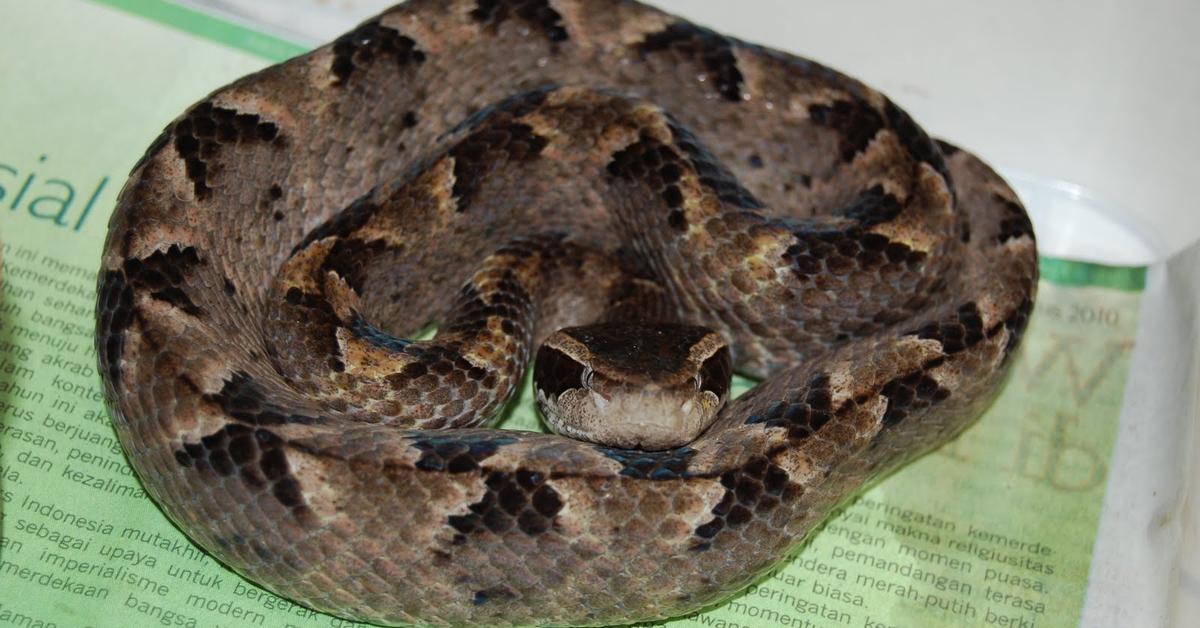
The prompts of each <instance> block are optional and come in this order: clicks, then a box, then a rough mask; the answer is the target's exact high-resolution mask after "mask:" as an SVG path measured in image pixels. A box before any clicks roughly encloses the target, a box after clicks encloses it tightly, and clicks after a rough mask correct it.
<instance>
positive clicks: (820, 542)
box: [0, 0, 1143, 627]
mask: <svg viewBox="0 0 1200 628" xmlns="http://www.w3.org/2000/svg"><path fill="white" fill-rule="evenodd" d="M5 14H6V18H7V19H6V20H5V26H3V27H0V29H3V30H2V32H3V34H4V37H3V38H0V58H3V59H5V64H6V69H5V72H4V74H3V75H0V81H2V82H3V84H4V88H5V89H4V92H5V94H6V98H5V99H3V100H2V101H0V137H3V138H4V141H3V142H0V216H2V218H0V240H2V241H3V260H4V268H3V275H2V279H0V625H6V624H15V625H19V626H127V625H144V626H150V625H162V626H193V625H195V626H216V625H225V626H301V627H303V626H314V627H316V626H346V625H352V623H351V622H345V621H342V620H339V619H336V618H333V617H330V616H328V615H323V614H320V613H316V612H314V611H311V610H308V609H305V608H303V607H300V606H297V605H294V604H292V603H290V602H288V601H286V600H282V599H280V598H278V597H276V596H274V595H272V594H270V593H268V592H265V591H264V590H262V589H260V588H258V587H257V586H255V585H253V584H251V583H249V582H247V581H245V580H243V579H242V578H241V577H240V576H238V575H237V574H235V573H233V572H231V571H229V570H227V569H225V568H224V567H222V566H221V565H220V564H219V563H217V562H216V561H215V560H213V559H212V558H211V557H209V556H208V555H207V554H205V553H204V552H203V551H201V550H200V549H198V548H197V547H196V546H194V545H192V544H191V542H189V541H188V540H187V538H186V537H185V536H184V535H183V534H182V533H181V532H180V531H179V530H177V529H176V528H175V527H173V526H172V525H171V523H170V522H169V521H168V520H167V519H166V518H165V517H164V516H163V515H162V513H161V512H160V511H159V510H158V509H157V508H156V506H155V505H154V504H153V503H152V502H151V501H150V500H149V499H148V498H147V496H146V494H145V493H144V492H143V491H142V488H141V486H140V484H139V482H138V480H137V478H136V477H135V476H134V475H133V474H132V472H131V471H130V469H129V467H128V465H127V463H126V462H125V459H124V456H123V453H122V451H121V448H120V445H119V443H118V442H117V441H116V438H115V436H114V433H113V430H112V428H111V426H110V424H109V420H108V416H107V414H106V412H105V410H104V407H103V403H102V397H101V393H100V387H99V380H98V377H97V374H96V361H95V354H94V349H93V346H92V330H93V319H92V316H93V305H94V303H93V302H94V291H95V275H96V272H97V269H98V264H99V251H100V246H101V243H102V241H103V237H104V233H105V229H106V223H107V218H108V213H109V212H110V211H111V208H112V206H113V203H114V201H115V198H116V195H117V193H118V191H119V189H120V186H121V185H122V183H123V181H124V176H125V173H126V172H127V171H128V169H129V167H130V166H131V165H132V164H133V163H134V162H135V161H136V160H137V158H138V157H139V156H140V154H141V152H142V151H143V150H144V148H145V146H146V145H148V144H149V142H150V140H151V139H152V138H154V137H155V136H156V135H157V133H158V132H159V131H160V130H161V129H162V127H163V126H164V125H165V124H166V123H167V122H168V121H170V120H171V119H172V118H173V117H174V116H175V115H176V114H177V113H178V112H179V111H182V110H183V109H184V107H186V106H187V105H188V104H190V103H191V102H193V101H195V100H197V99H198V98H200V97H201V96H203V95H204V94H205V93H207V92H208V91H210V90H211V89H212V88H214V87H215V86H217V85H221V84H223V83H225V82H228V81H229V80H232V79H233V78H236V77H237V76H240V75H242V74H245V73H248V72H250V71H253V70H255V69H257V68H260V67H262V66H264V65H265V64H267V63H269V62H272V61H274V60H278V59H281V58H285V57H287V56H289V55H292V54H296V53H298V52H300V51H301V48H299V47H297V46H294V45H291V44H289V43H287V42H283V41H280V40H277V39H273V38H270V37H266V36H263V35H261V34H259V33H255V32H253V31H249V30H247V29H245V28H241V27H237V26H233V25H230V24H227V23H224V22H221V21H218V20H215V19H213V18H210V17H206V16H203V15H200V14H196V13H193V12H190V11H188V10H185V9H181V8H178V7H175V6H173V5H168V4H165V3H163V2H158V1H152V0H108V1H105V2H84V1H81V0H46V1H44V2H38V3H19V4H14V5H11V6H9V7H6V11H5ZM113 34H118V36H117V37H113ZM17 59H29V60H36V63H35V62H22V63H15V62H14V61H13V60H17ZM81 111H82V112H84V113H82V114H81V113H80V112H81ZM1042 273H1043V279H1042V282H1041V285H1040V288H1039V296H1038V303H1037V307H1036V310H1035V312H1034V314H1033V318H1032V322H1031V324H1030V328H1029V331H1028V334H1027V340H1026V344H1025V346H1024V348H1023V350H1022V351H1021V352H1020V354H1019V356H1018V358H1017V362H1016V364H1015V368H1014V372H1013V374H1012V376H1011V378H1010V381H1009V382H1008V384H1007V387H1006V388H1005V391H1004V393H1003V394H1002V396H1001V397H1000V399H999V400H998V401H997V402H996V404H995V406H994V407H992V408H991V409H990V410H989V412H988V413H987V414H986V415H985V416H984V417H983V418H982V419H981V421H980V422H979V423H978V424H977V425H976V426H975V427H973V428H972V429H970V430H969V431H968V432H966V433H965V434H964V435H963V436H962V437H961V438H960V439H958V440H957V441H955V442H953V443H951V444H950V445H948V446H946V447H943V448H942V449H940V450H939V451H937V452H936V453H934V454H932V455H930V456H927V457H925V458H923V459H922V460H920V461H918V462H917V463H915V464H913V465H911V466H909V467H907V468H905V469H903V470H902V471H901V472H899V473H897V474H896V475H894V476H892V477H890V478H888V479H887V480H885V481H884V482H882V483H880V484H879V485H877V486H875V487H874V488H872V489H871V490H870V491H869V492H867V493H866V494H864V495H863V496H861V497H860V498H859V499H858V500H857V501H855V502H853V503H851V504H850V505H848V506H847V507H846V508H844V509H843V510H842V511H840V512H839V513H836V514H835V516H833V517H831V518H830V520H829V521H828V522H827V523H826V524H825V525H824V527H823V528H822V529H821V531H820V532H819V533H817V534H814V535H813V536H812V537H811V540H810V542H808V543H807V544H806V545H805V546H804V547H803V548H801V549H800V551H799V552H798V553H797V554H796V555H795V556H794V557H792V558H791V559H790V560H789V561H788V562H786V563H785V564H784V565H782V566H780V567H779V568H778V569H776V570H775V571H773V572H771V573H770V574H769V575H768V576H767V577H765V578H764V579H763V580H761V581H760V582H759V583H757V584H755V585H754V586H752V587H750V588H749V589H748V590H747V591H745V592H743V593H742V594H740V595H738V596H737V597H736V598H734V599H733V600H731V601H728V602H726V603H725V604H723V605H721V606H718V607H716V608H713V609H707V610H706V611H704V612H702V613H698V614H696V615H693V616H690V617H685V618H681V619H676V620H672V621H669V622H660V623H659V624H654V625H669V626H680V627H682V626H726V627H733V626H855V627H872V626H961V625H993V626H1009V627H1011V626H1022V627H1031V626H1039V627H1044V626H1074V625H1076V624H1077V623H1078V620H1079V613H1080V608H1081V606H1082V603H1083V596H1084V591H1085V589H1086V582H1087V574H1088V567H1089V564H1090V560H1091V550H1092V544H1093V541H1094V539H1095V535H1096V527H1097V523H1098V520H1099V514H1100V507H1101V501H1102V498H1103V495H1104V489H1105V485H1106V481H1107V472H1108V462H1109V459H1110V455H1111V451H1112V447H1113V438H1114V434H1115V432H1116V426H1117V421H1118V417H1119V413H1120V407H1121V395H1122V391H1123V390H1124V382H1125V378H1126V373H1127V370H1128V364H1129V356H1130V352H1131V351H1132V348H1133V338H1134V331H1135V328H1136V318H1137V308H1138V303H1139V299H1140V292H1141V287H1142V277H1143V273H1142V270H1141V269H1124V268H1108V267H1102V266H1096V265H1089V264H1080V263H1072V262H1066V261H1059V260H1043V264H1042ZM746 385H747V384H746V383H745V382H743V383H742V387H743V388H744V387H745V386H746ZM505 427H509V428H524V429H540V427H539V426H538V423H537V419H536V417H535V415H534V411H533V410H532V405H531V404H530V403H529V401H528V397H526V399H525V400H524V402H523V403H522V404H521V405H520V406H518V407H517V409H515V410H514V411H513V412H512V413H511V416H509V417H508V418H507V419H506V421H505Z"/></svg>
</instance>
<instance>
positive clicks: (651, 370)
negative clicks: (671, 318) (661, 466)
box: [534, 323, 732, 450]
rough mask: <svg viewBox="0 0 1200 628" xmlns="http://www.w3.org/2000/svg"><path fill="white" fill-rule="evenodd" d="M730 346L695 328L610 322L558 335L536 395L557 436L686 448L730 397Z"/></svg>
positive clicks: (538, 368)
mask: <svg viewBox="0 0 1200 628" xmlns="http://www.w3.org/2000/svg"><path fill="white" fill-rule="evenodd" d="M731 374H732V364H731V358H730V354H729V347H728V345H727V344H726V342H725V340H724V339H723V338H722V337H721V336H720V335H719V334H717V333H715V332H713V331H711V330H709V329H707V328H704V327H697V326H693V325H681V324H659V325H639V324H620V323H604V324H599V325H589V326H584V327H572V328H567V329H563V330H560V331H558V332H556V333H554V334H553V335H551V336H550V337H549V338H548V339H547V340H546V342H545V343H544V344H543V345H542V347H541V349H540V350H539V351H538V356H537V361H536V363H535V365H534V388H535V390H536V392H537V400H538V407H539V408H540V409H541V411H542V416H543V417H544V418H545V420H546V423H547V425H548V426H549V427H550V429H552V430H553V431H554V432H556V433H558V434H562V435H564V436H569V437H572V438H576V439H580V440H586V441H590V442H595V443H600V444H603V445H609V446H612V447H622V448H628V449H644V450H660V449H669V448H672V447H678V446H681V445H685V444H687V443H689V442H691V441H693V440H695V439H696V437H698V436H699V435H700V434H702V433H703V432H704V430H706V429H707V428H708V427H709V426H710V425H711V424H712V423H713V421H715V420H716V417H717V413H718V412H719V411H720V410H721V407H722V406H724V404H725V401H726V400H727V399H728V397H729V382H730V377H731Z"/></svg>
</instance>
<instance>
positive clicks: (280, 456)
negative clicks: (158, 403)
mask: <svg viewBox="0 0 1200 628" xmlns="http://www.w3.org/2000/svg"><path fill="white" fill-rule="evenodd" d="M284 445H285V442H284V441H283V439H281V438H280V437H279V436H278V435H277V434H275V433H274V432H272V431H270V430H266V429H262V428H257V429H256V428H252V427H248V426H245V425H239V424H232V423H231V424H229V425H226V426H225V427H223V428H221V429H219V430H217V431H216V432H213V433H212V434H209V435H208V436H204V437H201V439H200V441H199V442H197V443H186V442H185V443H183V448H182V449H177V450H175V461H176V462H178V463H179V464H180V465H181V466H183V467H187V468H191V469H195V470H197V471H200V472H211V473H216V474H217V475H220V476H224V477H232V476H237V477H238V478H239V479H241V481H242V482H243V483H244V484H245V485H246V487H247V488H248V489H249V490H250V491H251V492H263V491H266V492H269V493H270V495H271V496H272V497H273V498H274V499H275V500H277V501H278V502H279V503H280V504H282V505H283V506H284V507H285V508H287V509H289V510H290V511H291V513H292V514H293V515H294V516H295V517H296V518H298V519H302V518H305V517H307V516H308V515H310V514H311V511H309V509H308V505H307V504H306V503H305V500H304V494H303V493H302V492H301V490H300V483H299V482H298V481H297V480H296V478H295V476H293V475H292V473H291V468H290V465H289V464H288V460H287V453H286V452H285V451H284Z"/></svg>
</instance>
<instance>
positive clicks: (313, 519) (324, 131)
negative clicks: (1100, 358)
mask: <svg viewBox="0 0 1200 628" xmlns="http://www.w3.org/2000/svg"><path fill="white" fill-rule="evenodd" d="M147 96H149V95H147ZM1036 281H1037V255H1036V252H1035V246H1034V237H1033V230H1032V226H1031V224H1030V221H1029V219H1028V217H1027V215H1026V213H1025V211H1024V210H1023V208H1022V206H1021V204H1020V202H1019V201H1018V199H1017V198H1016V196H1015V194H1014V193H1013V192H1012V190H1010V188H1009V187H1008V186H1007V185H1006V184H1005V183H1004V182H1003V181H1002V180H1001V179H1000V178H999V177H998V176H997V175H996V174H995V173H994V172H993V171H992V170H990V169H989V168H988V167H987V166H985V165H984V164H983V163H982V162H981V161H979V160H978V159H977V158H975V157H974V156H972V155H971V154H969V153H967V152H965V151H962V150H959V149H957V148H955V147H953V146H951V145H949V144H946V143H943V142H940V141H936V140H932V139H930V137H929V136H928V135H926V133H925V132H924V131H923V130H922V129H921V128H920V127H919V126H918V125H917V124H916V123H915V122H914V121H913V120H912V118H911V117H910V116H909V115H907V114H906V113H905V112H904V111H903V110H901V109H900V108H899V107H897V106H896V105H895V104H894V103H892V102H891V101H890V100H889V99H887V98H886V97H884V96H883V95H881V94H880V93H878V92H876V91H873V90H872V89H870V88H868V87H866V86H864V85H863V84H861V83H859V82H858V81H856V80H853V79H851V78H848V77H846V76H844V75H842V74H840V73H838V72H836V71H834V70H831V69H829V68H826V67H823V66H822V65H819V64H817V63H815V62H812V61H808V60H805V59H801V58H797V57H794V56H791V55H788V54H785V53H782V52H778V51H774V50H770V49H766V48H763V47H759V46H755V45H751V44H747V43H744V42H741V41H737V40H735V39H731V38H728V37H725V36H722V35H720V34H717V33H715V32H713V31H710V30H708V29H705V28H703V27H699V26H695V25H693V24H690V23H688V22H687V21H684V20H682V19H680V18H677V17H674V16H671V15H668V14H665V13H662V12H660V11H658V10H655V9H653V8H650V7H647V6H644V5H641V4H638V3H636V2H632V1H627V0H410V1H409V2H407V3H404V4H401V5H399V6H397V7H395V8H393V9H391V10H389V11H387V12H385V13H383V14H382V15H380V16H378V17H376V18H374V19H372V20H370V21H368V22H365V23H364V24H362V25H360V26H358V27H357V28H356V29H354V30H353V31H352V32H350V33H348V34H346V35H344V36H342V37H340V38H338V39H337V40H336V41H334V42H332V43H331V44H329V45H326V46H324V47H321V48H318V49H316V50H314V51H312V52H310V53H308V54H305V55H303V56H300V57H298V58H295V59H292V60H290V61H287V62H284V63H281V64H279V65H276V66H274V67H270V68H267V69H265V70H263V71H261V72H258V73H255V74H253V75H251V76H248V77H245V78H243V79H240V80H238V81H235V82H234V83H232V84H230V85H228V86H226V87H224V88H222V89H220V90H218V91H216V92H214V93H212V94H211V95H209V96H208V97H206V98H205V99H204V100H203V101H201V102H200V103H198V104H196V105H194V106H192V107H190V108H189V109H188V110H187V111H186V112H184V113H183V114H182V115H181V116H180V117H179V118H178V119H176V120H175V121H174V122H172V123H171V124H170V125H169V126H168V127H167V128H166V130H165V131H164V132H163V133H162V135H161V136H160V137H158V139H157V140H156V141H154V142H153V144H152V145H151V146H150V148H149V149H148V151H147V152H146V154H145V156H144V157H143V158H142V159H141V160H140V161H139V162H138V163H137V164H136V166H135V167H134V169H133V171H132V173H131V176H130V179H129V181H128V183H127V184H126V185H125V187H124V189H123V191H122V192H121V195H120V199H119V201H118V206H117V208H116V211H115V213H114V214H113V216H112V219H111V222H110V227H109V232H108V239H107V242H106V245H105V248H104V253H103V260H102V269H101V272H100V278H99V297H98V306H97V318H98V320H97V330H98V331H97V336H96V346H97V353H98V356H99V364H100V370H101V372H102V377H103V380H104V383H105V390H106V394H107V397H108V399H109V402H110V407H111V411H112V417H113V421H114V424H115V426H116V430H117V433H118V435H119V437H120V440H121V442H122V443H123V445H124V447H125V449H126V451H127V453H128V457H129V460H130V462H131V463H132V465H133V467H134V468H135V469H136V471H137V473H138V475H139V476H140V477H141V479H142V481H143V483H144V484H145V487H146V490H147V491H148V492H149V493H150V494H151V495H152V496H153V498H154V499H155V500H156V501H157V502H158V503H159V504H160V505H161V507H162V509H163V510H164V511H165V513H166V514H167V515H168V516H169V517H170V519H171V520H173V521H174V522H175V523H176V524H178V526H179V527H180V528H181V529H182V530H183V531H184V532H186V533H187V535H188V536H190V537H191V538H192V539H193V540H194V541H195V542H196V543H197V544H199V545H200V546H202V547H203V548H204V549H206V550H207V551H209V552H211V553H212V554H213V555H214V556H215V557H217V558H218V559H219V560H221V561H222V562H223V563H225V564H226V565H228V566H230V567H231V568H233V569H234V570H236V571H238V572H239V573H241V574H243V575H244V576H246V577H247V578H248V579H250V580H252V581H254V582H256V583H259V584H261V585H263V586H265V587H266V588H268V589H270V590H271V591H274V592H275V593H278V594H279V595H281V596H284V597H287V598H290V599H293V600H297V601H299V602H301V603H303V604H305V605H307V606H310V607H312V608H315V609H319V610H322V611H327V612H330V613H333V614H336V615H340V616H343V617H351V618H355V619H359V620H364V621H371V622H377V623H381V624H419V625H486V626H500V625H524V624H543V625H599V624H611V623H621V622H631V621H640V620H650V619H654V618H663V617H670V616H676V615H680V614H683V613H686V612H689V611H691V610H693V609H697V608H700V607H703V606H706V605H710V604H713V603H715V602H717V601H719V600H721V599H723V598H726V597H728V596H729V595H731V594H732V593H734V592H736V591H738V590H739V589H741V588H743V587H745V586H746V585H748V584H749V583H751V582H753V581H754V580H755V578H756V577H757V576H759V575H761V574H762V573H763V572H764V571H765V570H767V569H768V568H770V567H772V566H774V565H776V564H777V563H778V562H779V561H780V560H781V559H782V558H783V557H784V556H785V555H786V554H787V553H788V552H789V550H792V549H794V548H795V547H797V545H798V544H799V543H800V542H801V541H802V540H803V539H804V538H805V536H806V534H807V533H808V531H809V530H811V529H812V528H813V527H814V526H815V525H817V524H818V523H820V522H821V521H822V520H823V519H824V518H825V517H826V516H827V514H828V513H829V512H830V511H831V509H833V508H835V507H836V506H837V505H839V504H841V503H843V502H845V500H846V499H848V498H849V497H851V496H853V495H854V494H855V493H856V492H857V491H858V490H860V489H861V487H862V486H863V485H864V484H866V483H868V482H870V481H872V480H874V479H876V478H879V477H881V476H882V475H884V474H886V473H888V472H889V471H891V470H894V469H895V468H897V467H898V466H900V465H902V464H904V463H905V462H907V461H910V460H912V459H913V458H914V457H916V456H918V455H920V454H922V453H924V452H927V451H928V450H930V449H931V448H933V447H935V446H937V445H938V444H940V443H943V442H945V441H946V440H948V439H949V438H951V437H953V436H954V435H956V434H958V433H959V432H961V430H963V429H964V427H966V426H967V425H968V424H969V423H970V422H971V421H972V420H973V419H974V418H975V417H976V416H978V414H979V413H980V412H981V411H982V409H983V408H984V407H985V406H986V405H987V404H988V403H989V402H990V400H991V399H992V398H993V397H994V393H995V391H996V389H997V387H998V385H999V383H1000V382H1001V380H1002V378H1003V375H1004V373H1005V370H1006V369H1005V367H1006V366H1007V365H1008V364H1009V363H1010V362H1011V357H1010V356H1011V355H1012V353H1013V351H1014V349H1015V348H1016V346H1017V345H1018V342H1019V340H1020V338H1021V335H1022V332H1023V330H1024V328H1025V325H1026V321H1027V318H1028V316H1029V314H1030V311H1031V309H1032V305H1033V299H1034V293H1035V286H1036ZM612 312H620V313H623V314H622V315H621V316H614V315H612ZM659 319H662V320H669V321H674V322H678V323H689V324H693V325H701V326H703V327H704V328H705V329H707V330H711V331H712V332H714V333H715V334H717V335H718V336H708V338H709V340H708V341H712V340H713V338H716V337H719V338H720V339H724V341H726V342H728V348H729V349H728V354H729V355H730V357H731V360H732V366H733V368H734V369H735V370H736V371H738V372H740V373H743V374H747V375H749V376H752V377H756V378H761V379H762V381H761V383H760V384H758V385H757V386H756V387H755V388H754V389H753V390H751V391H750V392H748V393H747V394H745V395H742V396H741V397H738V398H736V399H734V400H731V401H729V402H728V403H727V404H726V405H725V406H724V407H723V409H721V410H720V412H719V413H718V414H717V415H716V420H715V423H714V424H712V425H711V426H710V427H707V428H706V429H703V430H701V433H700V434H699V436H698V438H696V439H695V440H693V441H692V442H689V443H686V444H682V445H679V444H675V445H671V446H669V447H667V448H665V449H662V448H659V449H657V450H654V449H655V448H647V449H646V450H639V449H632V448H627V447H619V446H614V445H610V444H595V443H590V442H583V441H579V440H573V439H569V438H565V437H563V436H559V435H554V434H539V433H529V432H520V431H511V430H508V431H506V430H495V429H488V428H487V427H486V422H487V421H488V420H489V419H491V418H492V417H494V416H495V415H496V414H497V412H498V411H499V410H500V409H501V408H502V407H503V405H504V403H505V401H506V400H507V399H508V398H509V396H510V394H511V393H512V392H513V391H514V389H515V388H516V387H517V386H518V384H519V383H520V381H521V379H522V373H523V372H524V371H525V370H526V369H525V367H526V365H527V364H528V363H530V362H531V360H532V359H533V357H534V351H535V350H536V347H537V346H538V345H539V344H540V343H541V342H543V341H544V340H546V339H547V338H548V337H549V336H550V335H551V334H552V333H553V332H555V331H556V330H558V329H560V328H564V327H571V326H577V325H583V324H589V323H594V322H597V321H610V323H609V324H611V325H617V326H619V324H620V323H619V322H611V321H613V320H618V321H619V320H624V321H630V320H637V321H641V322H644V323H651V322H654V321H657V320H659ZM430 325H436V326H437V329H438V331H437V335H435V336H433V337H432V338H427V339H424V340H412V339H411V338H413V337H414V336H415V335H416V334H417V333H418V332H420V331H421V330H423V329H425V328H427V327H428V326H430ZM700 335H703V334H700ZM698 337H699V336H697V335H695V334H693V336H687V337H681V338H679V339H678V342H676V343H675V344H679V345H681V346H682V349H683V350H690V349H689V347H690V346H691V343H692V342H693V341H695V340H696V338H698ZM673 342H674V341H673ZM706 342H707V341H706ZM671 344H672V343H666V345H671ZM619 345H620V343H616V344H614V343H612V342H610V348H611V347H613V346H619ZM666 345H664V346H666ZM676 348H677V349H678V348H679V347H676ZM665 350H667V349H664V351H665ZM713 351H716V349H713V350H711V351H708V353H705V354H704V355H705V356H707V355H709V354H710V353H712V352H713ZM702 357H703V356H702ZM558 358H562V356H561V355H557V354H556V359H558ZM559 361H560V362H562V361H563V360H562V359H559ZM543 362H544V364H545V365H549V364H550V362H551V360H550V359H549V358H547V359H546V360H544V361H543ZM567 362H570V361H569V360H567ZM635 362H636V360H635ZM571 366H572V364H567V367H568V369H567V373H566V374H565V375H562V374H560V375H554V374H547V375H546V377H548V378H550V382H551V383H550V384H545V385H547V386H552V387H558V386H567V387H570V386H574V385H576V382H578V380H579V379H580V376H579V373H578V372H573V371H571V370H570V367H571ZM574 366H575V367H576V368H578V365H577V364H575V365H574ZM635 366H636V364H635ZM546 370H547V371H549V370H550V368H549V366H547V367H546ZM718 375H719V376H724V377H727V376H728V368H727V367H726V368H720V367H719V365H718V366H711V365H710V366H709V367H706V372H705V374H704V377H705V378H709V379H708V380H706V382H710V383H712V386H714V387H716V388H719V387H720V386H721V384H719V383H716V382H717V381H718ZM585 379H586V378H585ZM681 381H682V380H681ZM688 381H693V383H694V386H695V387H696V388H704V389H705V390H707V389H708V386H709V384H708V383H705V384H701V383H700V379H699V378H698V377H697V379H695V380H688ZM541 385H543V384H539V386H541ZM726 385H727V384H726ZM717 392H718V393H719V392H720V391H719V390H718V391H717ZM714 394H716V393H714ZM722 394H723V393H722Z"/></svg>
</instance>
